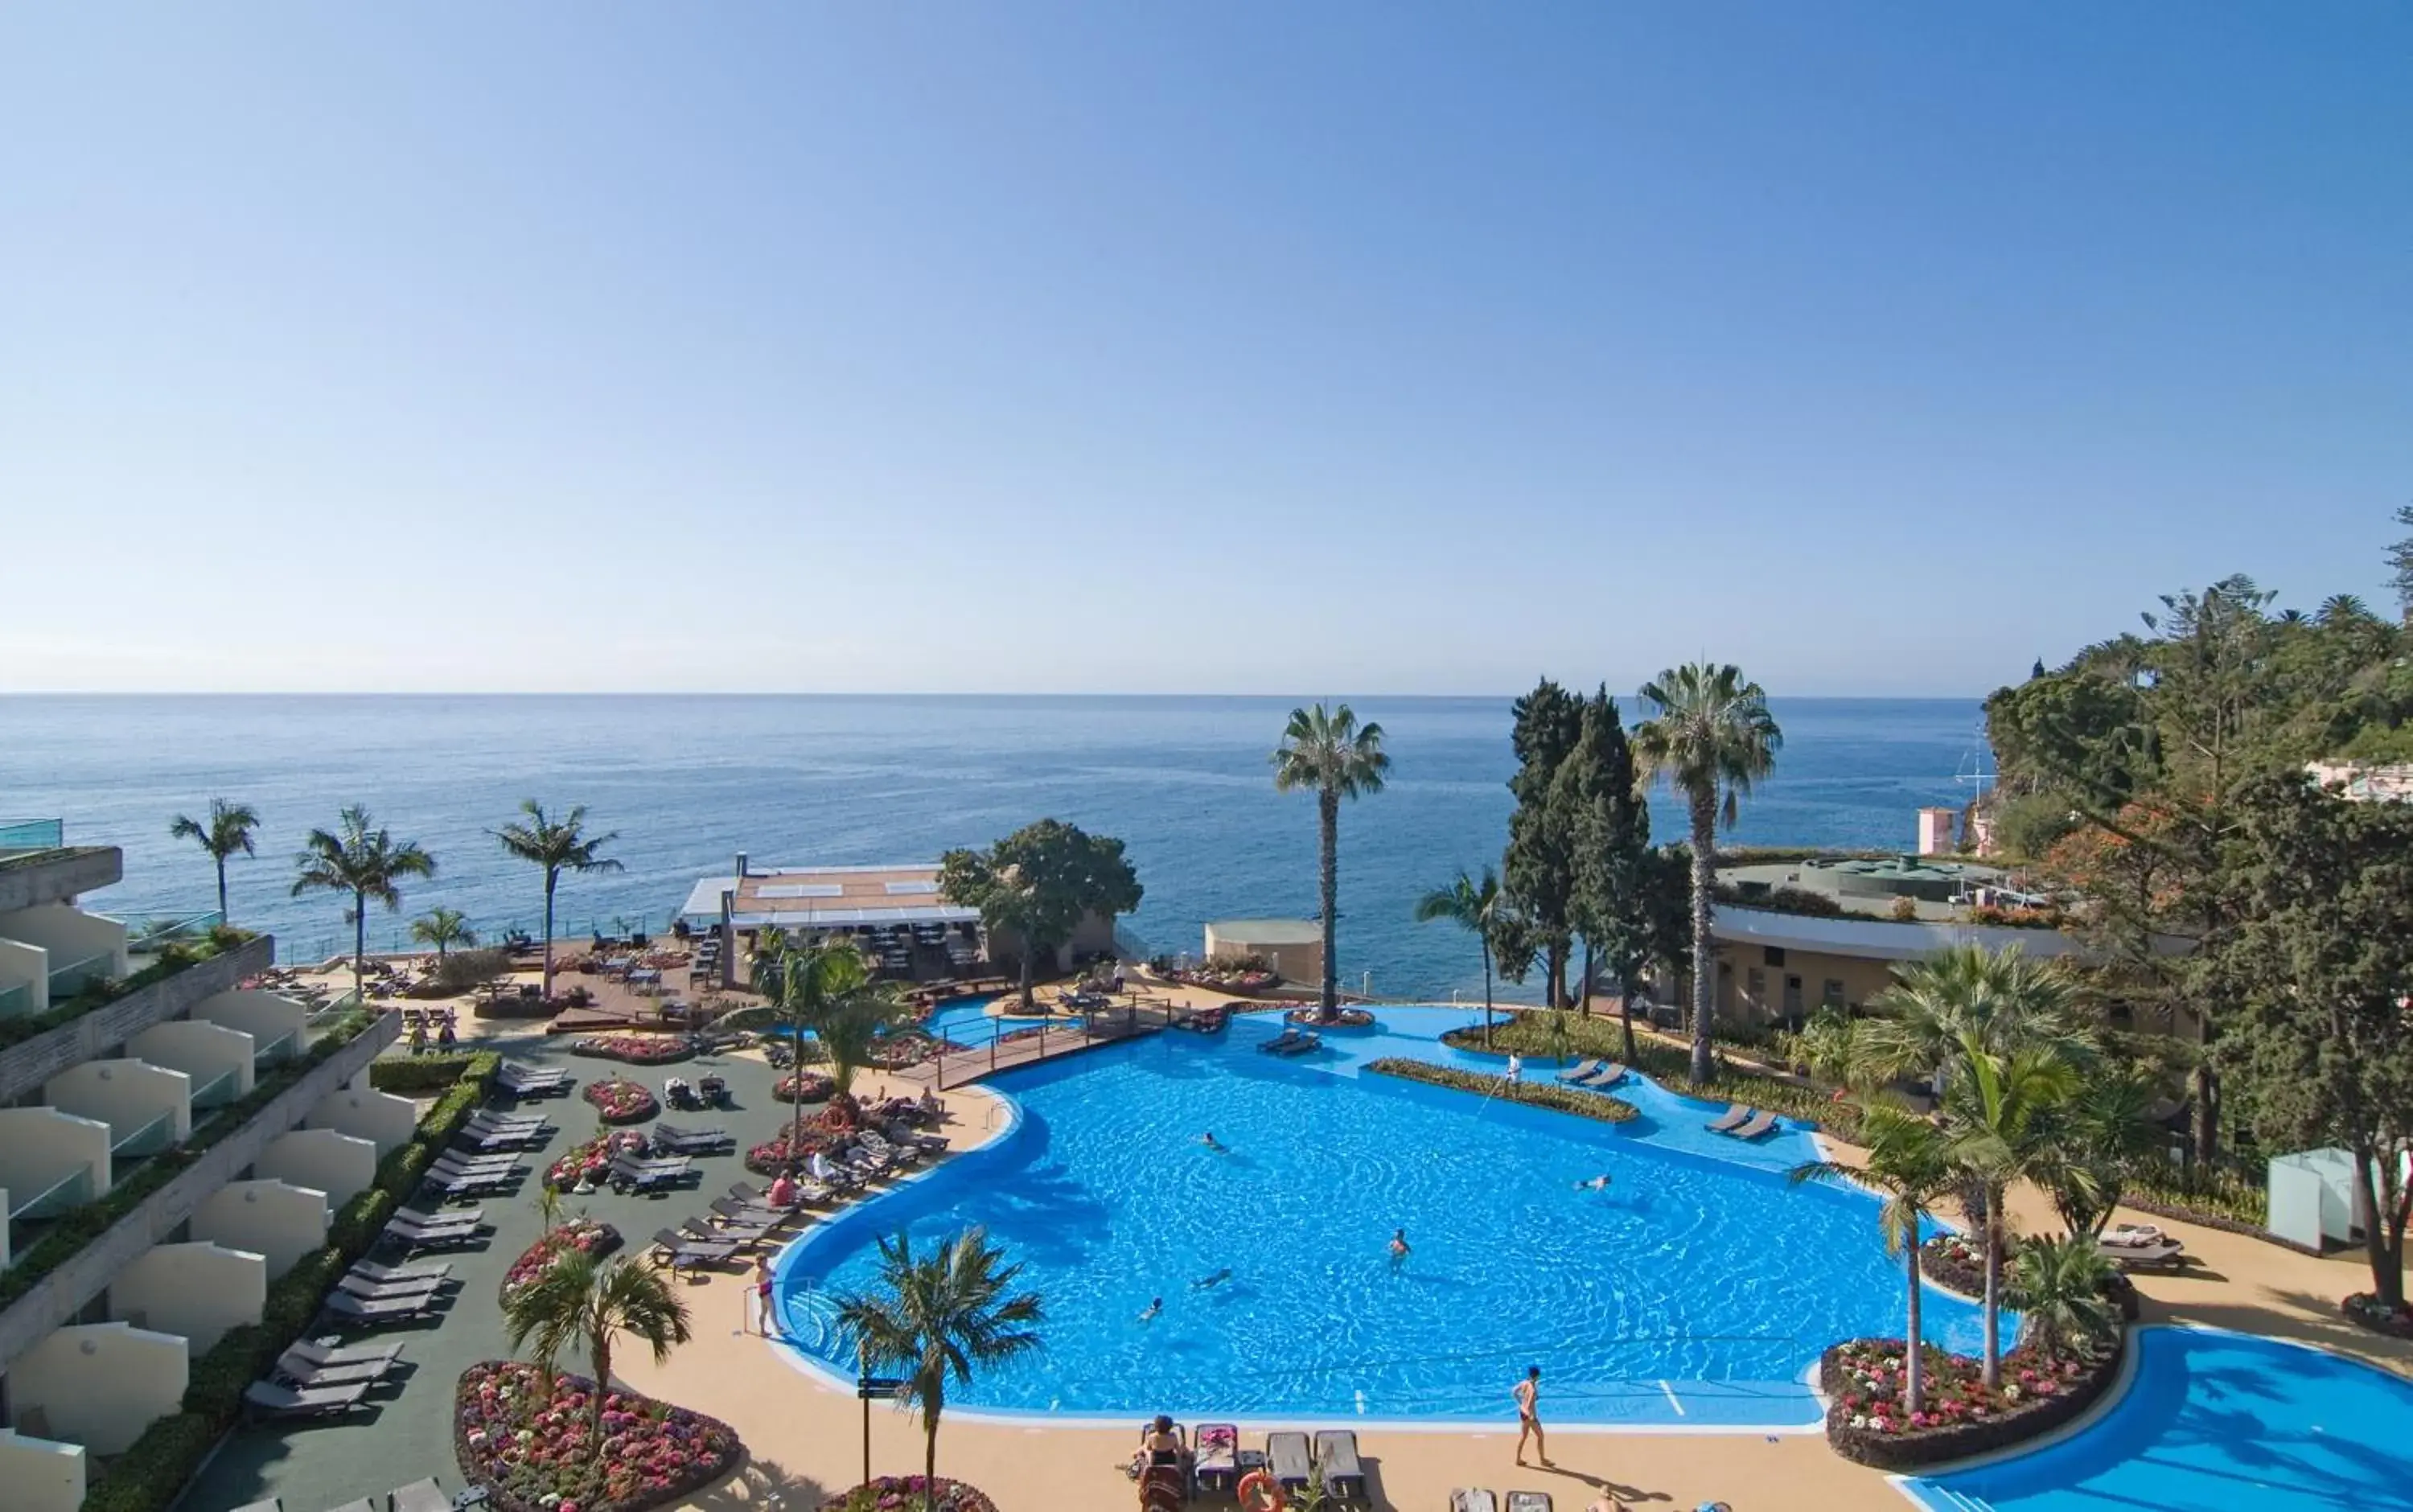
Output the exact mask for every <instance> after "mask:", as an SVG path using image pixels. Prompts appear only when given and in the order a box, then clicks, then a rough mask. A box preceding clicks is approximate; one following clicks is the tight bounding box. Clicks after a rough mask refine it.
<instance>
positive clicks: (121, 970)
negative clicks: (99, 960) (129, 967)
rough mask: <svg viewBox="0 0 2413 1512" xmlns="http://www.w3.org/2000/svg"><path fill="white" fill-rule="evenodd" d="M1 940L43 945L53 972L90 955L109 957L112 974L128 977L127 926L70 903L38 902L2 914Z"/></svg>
mask: <svg viewBox="0 0 2413 1512" xmlns="http://www.w3.org/2000/svg"><path fill="white" fill-rule="evenodd" d="M0 940H14V941H21V942H22V943H24V944H28V945H39V946H41V947H42V948H43V949H44V950H47V951H49V952H50V953H51V970H52V971H57V970H59V969H60V968H62V967H65V966H71V965H73V964H74V963H75V962H77V961H80V960H82V959H83V958H84V957H86V956H101V955H106V956H109V958H110V964H109V969H108V970H109V974H110V975H111V976H124V975H125V974H126V926H124V925H122V924H120V923H118V922H117V921H116V920H115V919H104V918H102V917H101V916H100V915H99V914H97V913H86V912H83V911H82V910H81V909H78V908H75V907H73V906H72V905H70V904H67V903H37V904H36V905H35V906H34V907H32V908H29V909H19V910H17V911H16V912H13V913H0Z"/></svg>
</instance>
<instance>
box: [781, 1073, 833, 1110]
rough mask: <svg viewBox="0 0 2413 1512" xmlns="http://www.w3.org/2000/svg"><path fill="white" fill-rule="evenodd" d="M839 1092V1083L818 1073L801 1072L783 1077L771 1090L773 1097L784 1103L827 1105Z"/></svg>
mask: <svg viewBox="0 0 2413 1512" xmlns="http://www.w3.org/2000/svg"><path fill="white" fill-rule="evenodd" d="M836 1090H837V1083H836V1081H834V1080H832V1079H831V1078H830V1077H828V1076H826V1075H822V1073H821V1072H818V1071H799V1072H797V1073H796V1074H795V1075H791V1076H782V1077H780V1078H779V1079H778V1081H777V1083H776V1084H774V1085H773V1087H772V1088H771V1095H772V1096H773V1097H775V1098H777V1100H778V1101H780V1102H782V1103H826V1102H828V1101H829V1099H830V1094H831V1093H832V1092H835V1091H836Z"/></svg>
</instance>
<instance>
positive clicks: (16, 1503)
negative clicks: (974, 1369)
mask: <svg viewBox="0 0 2413 1512" xmlns="http://www.w3.org/2000/svg"><path fill="white" fill-rule="evenodd" d="M83 1485H84V1447H83V1445H81V1444H59V1443H56V1442H54V1441H52V1440H50V1439H38V1438H33V1437H30V1436H28V1435H26V1434H23V1433H20V1432H17V1431H16V1430H13V1429H6V1428H0V1486H6V1487H7V1488H8V1505H10V1506H11V1507H13V1508H15V1509H16V1512H76V1508H78V1507H80V1506H81V1505H83Z"/></svg>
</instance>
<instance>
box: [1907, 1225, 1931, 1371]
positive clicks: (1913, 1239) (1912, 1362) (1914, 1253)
mask: <svg viewBox="0 0 2413 1512" xmlns="http://www.w3.org/2000/svg"><path fill="white" fill-rule="evenodd" d="M1902 1249H1903V1251H1904V1252H1905V1253H1908V1254H1909V1256H1910V1338H1909V1341H1908V1343H1909V1350H1910V1353H1909V1355H1908V1356H1907V1357H1906V1358H1905V1359H1904V1360H1903V1361H1902V1409H1903V1411H1905V1412H1908V1413H1911V1414H1914V1415H1916V1414H1917V1413H1920V1412H1924V1411H1925V1410H1926V1409H1927V1366H1926V1363H1925V1362H1924V1361H1923V1360H1922V1359H1921V1358H1920V1357H1919V1356H1920V1355H1921V1354H1922V1353H1923V1351H1922V1350H1921V1349H1920V1347H1919V1342H1918V1293H1919V1289H1920V1288H1919V1284H1918V1224H1917V1223H1916V1222H1913V1223H1912V1224H1911V1226H1910V1242H1909V1243H1907V1244H1904V1245H1903V1246H1902Z"/></svg>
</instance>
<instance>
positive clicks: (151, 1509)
mask: <svg viewBox="0 0 2413 1512" xmlns="http://www.w3.org/2000/svg"><path fill="white" fill-rule="evenodd" d="M314 1049H315V1046H314ZM330 1053H332V1052H330ZM460 1059H461V1060H462V1062H463V1064H462V1067H461V1071H462V1075H460V1077H459V1078H458V1079H457V1080H456V1081H455V1082H454V1084H453V1087H452V1090H451V1091H449V1092H446V1093H445V1094H444V1095H443V1096H442V1097H441V1098H439V1099H437V1103H436V1105H435V1106H433V1107H431V1108H429V1109H428V1110H427V1114H426V1116H425V1117H424V1118H422V1119H420V1120H419V1129H418V1132H417V1133H415V1134H412V1135H411V1137H410V1141H409V1143H407V1144H406V1145H404V1146H402V1147H401V1148H400V1149H396V1150H394V1151H393V1152H392V1154H390V1155H388V1156H386V1158H385V1159H384V1160H383V1161H382V1162H381V1163H379V1164H378V1166H377V1181H376V1183H375V1184H374V1185H372V1186H370V1187H369V1188H367V1189H366V1190H365V1191H363V1192H361V1193H358V1194H357V1195H355V1196H354V1197H353V1198H352V1199H351V1200H350V1201H348V1202H347V1203H345V1204H344V1205H343V1207H342V1208H338V1209H336V1212H335V1215H334V1218H333V1221H332V1222H331V1223H329V1224H328V1227H327V1243H326V1245H325V1247H324V1248H321V1249H318V1250H313V1251H311V1252H310V1253H308V1254H305V1255H303V1257H302V1258H301V1259H300V1260H298V1261H296V1262H294V1265H293V1268H292V1269H290V1270H288V1271H287V1272H286V1273H285V1274H284V1275H282V1276H280V1277H278V1278H277V1280H276V1281H275V1282H274V1284H272V1285H271V1286H270V1287H269V1288H268V1299H267V1301H266V1303H265V1304H264V1305H263V1306H262V1307H261V1309H260V1314H259V1323H257V1324H245V1325H244V1326H243V1327H237V1328H230V1329H229V1330H228V1331H227V1333H226V1335H225V1337H223V1338H221V1339H220V1340H219V1341H218V1342H216V1343H215V1345H213V1346H212V1347H211V1349H210V1351H209V1353H207V1354H205V1355H203V1356H200V1358H198V1359H196V1360H194V1361H193V1362H192V1364H191V1366H190V1368H189V1372H188V1374H187V1376H186V1380H185V1402H184V1408H185V1410H184V1411H182V1412H180V1413H174V1414H171V1415H170V1416H166V1417H162V1418H160V1419H159V1420H158V1421H157V1422H155V1423H153V1424H152V1425H151V1426H150V1427H149V1428H147V1429H145V1430H143V1431H142V1436H141V1438H139V1439H136V1440H135V1441H134V1443H133V1444H132V1445H130V1446H128V1448H127V1449H126V1452H125V1453H124V1454H122V1455H120V1456H118V1457H117V1458H116V1459H115V1460H111V1461H110V1464H109V1468H108V1470H107V1471H106V1472H104V1473H103V1474H102V1475H101V1477H100V1479H99V1481H98V1482H97V1483H96V1484H95V1485H94V1486H93V1487H92V1488H91V1489H90V1490H87V1491H86V1492H85V1494H84V1500H83V1506H82V1508H81V1512H165V1509H166V1508H167V1506H168V1505H169V1504H170V1503H171V1502H173V1501H174V1500H175V1499H176V1497H177V1496H178V1495H179V1494H181V1493H182V1492H183V1490H184V1489H185V1483H186V1482H188V1481H190V1480H191V1479H192V1477H193V1475H194V1474H195V1472H197V1471H199V1470H200V1465H201V1461H202V1460H205V1459H207V1458H208V1457H209V1454H210V1451H211V1450H212V1449H213V1448H215V1446H216V1445H217V1441H218V1439H219V1437H220V1436H221V1435H223V1434H224V1433H225V1432H226V1431H227V1430H229V1429H231V1428H232V1427H234V1425H235V1423H236V1421H237V1419H239V1418H240V1417H241V1416H242V1415H243V1393H244V1388H245V1387H246V1386H250V1385H251V1383H252V1382H254V1381H257V1380H259V1378H260V1377H261V1376H262V1375H265V1374H266V1373H267V1372H268V1370H269V1367H271V1366H272V1365H274V1364H275V1363H276V1358H277V1356H280V1355H282V1354H284V1353H285V1351H286V1349H287V1348H288V1347H289V1346H290V1345H291V1344H292V1342H294V1341H295V1340H297V1339H299V1338H301V1337H302V1335H303V1331H304V1330H305V1329H307V1328H308V1327H310V1323H311V1320H313V1319H314V1318H316V1317H317V1316H318V1308H319V1304H320V1303H322V1302H323V1301H324V1300H325V1299H326V1296H327V1293H328V1292H329V1291H331V1290H333V1288H334V1285H335V1283H336V1282H338V1281H341V1280H342V1279H343V1276H344V1272H345V1270H346V1269H348V1267H350V1266H351V1264H352V1262H353V1261H355V1260H357V1259H359V1258H360V1257H361V1256H362V1255H363V1254H364V1253H367V1251H368V1248H369V1246H370V1245H371V1244H372V1243H374V1242H375V1241H376V1239H377V1232H378V1230H380V1229H382V1228H383V1227H384V1226H385V1222H386V1220H387V1219H388V1218H389V1217H391V1216H392V1212H393V1209H394V1208H395V1206H396V1205H397V1204H398V1203H400V1202H401V1200H402V1199H404V1198H406V1197H407V1196H409V1195H410V1194H411V1193H413V1192H414V1191H416V1190H418V1187H419V1181H420V1178H421V1177H422V1176H423V1175H425V1174H426V1171H427V1166H428V1163H429V1162H431V1161H433V1160H434V1159H435V1158H436V1156H437V1153H438V1152H439V1151H441V1150H442V1149H444V1147H445V1146H447V1145H449V1144H451V1143H452V1136H453V1135H454V1134H459V1133H460V1132H461V1126H462V1125H463V1124H464V1123H466V1122H467V1121H468V1119H469V1115H470V1114H472V1113H474V1112H476V1111H477V1109H478V1106H479V1104H481V1103H483V1102H484V1101H485V1100H486V1092H487V1089H488V1087H489V1086H490V1085H491V1084H492V1083H493V1081H494V1079H495V1073H496V1071H497V1070H498V1069H500V1067H501V1065H502V1058H501V1057H500V1056H496V1055H476V1056H468V1057H464V1058H460Z"/></svg>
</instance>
